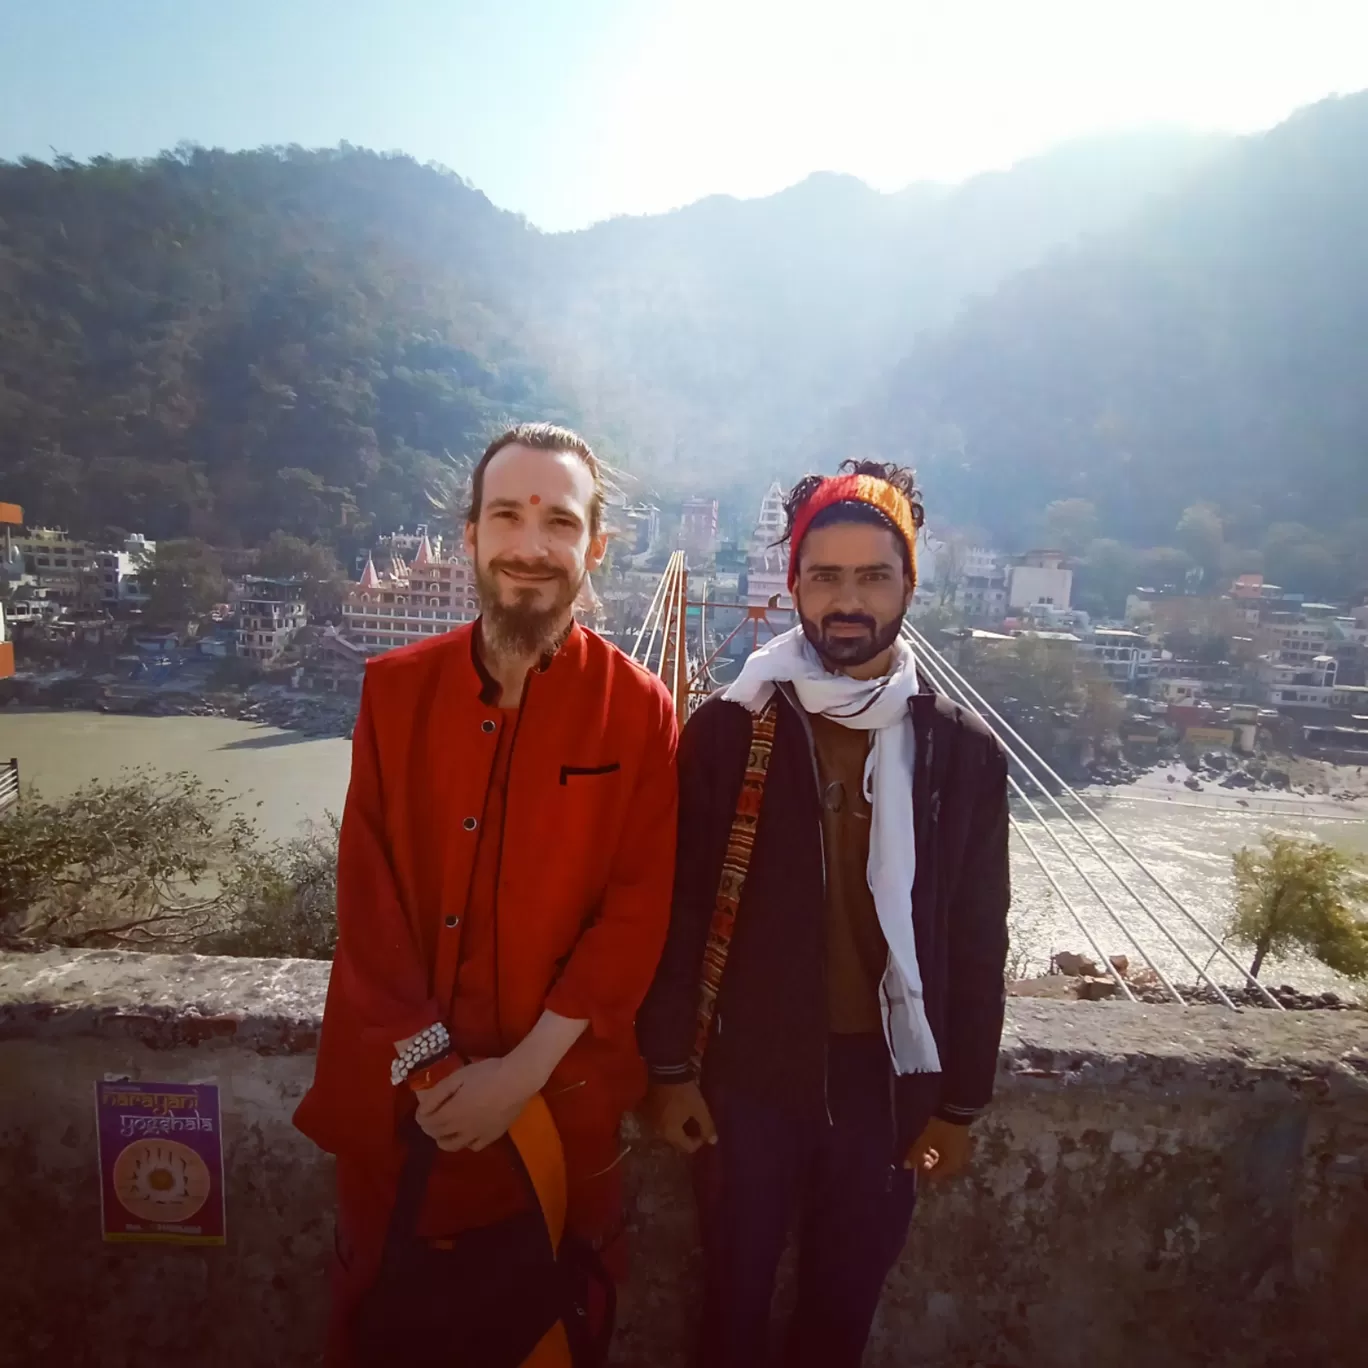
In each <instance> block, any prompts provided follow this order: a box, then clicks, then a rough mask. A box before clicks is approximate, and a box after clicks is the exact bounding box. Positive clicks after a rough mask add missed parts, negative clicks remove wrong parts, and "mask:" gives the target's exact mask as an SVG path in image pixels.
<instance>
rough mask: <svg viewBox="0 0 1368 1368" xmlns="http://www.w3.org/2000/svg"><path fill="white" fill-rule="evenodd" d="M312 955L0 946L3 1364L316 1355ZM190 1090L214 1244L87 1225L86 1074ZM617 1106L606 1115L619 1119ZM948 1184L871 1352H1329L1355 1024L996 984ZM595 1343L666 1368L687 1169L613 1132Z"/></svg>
mask: <svg viewBox="0 0 1368 1368" xmlns="http://www.w3.org/2000/svg"><path fill="white" fill-rule="evenodd" d="M327 973H328V966H327V965H326V964H316V963H309V962H304V961H276V960H232V959H209V958H203V957H197V956H144V955H133V954H125V953H119V952H108V951H90V952H80V953H56V952H50V953H44V954H38V955H8V956H6V955H0V1365H4V1368H9V1365H25V1368H27V1366H28V1365H39V1364H43V1365H46V1364H54V1365H61V1366H62V1368H85V1366H86V1365H90V1368H142V1365H150V1364H159V1365H160V1364H167V1363H183V1364H188V1365H196V1366H198V1365H204V1368H229V1365H232V1366H233V1368H239V1366H240V1365H253V1368H270V1366H272V1365H282V1368H284V1366H286V1365H288V1366H289V1368H295V1365H301V1366H302V1365H308V1364H314V1363H316V1362H317V1349H318V1345H319V1342H320V1336H321V1327H322V1323H323V1317H324V1312H325V1306H326V1277H325V1268H326V1260H327V1256H328V1253H329V1250H330V1246H331V1240H332V1222H331V1212H330V1202H331V1185H330V1171H329V1163H328V1161H327V1159H326V1158H325V1157H324V1156H321V1155H319V1154H318V1153H317V1152H316V1151H315V1150H313V1148H312V1147H311V1146H310V1145H309V1144H308V1142H306V1141H305V1140H304V1139H303V1138H302V1137H301V1136H299V1135H298V1134H297V1133H296V1132H294V1131H293V1130H292V1128H291V1126H290V1114H291V1111H292V1110H293V1107H294V1105H295V1103H296V1102H297V1101H298V1099H299V1097H300V1096H301V1095H302V1093H303V1091H304V1088H305V1087H306V1086H307V1083H308V1080H309V1078H310V1076H311V1073H312V1065H313V1060H312V1052H313V1049H314V1044H315V1040H316V1034H317V1027H318V1018H319V1014H320V1012H321V1009H322V1002H323V994H324V990H325V988H326V982H327ZM107 1074H113V1075H116V1076H124V1075H126V1076H128V1077H131V1078H134V1079H144V1080H156V1081H187V1082H189V1081H210V1080H211V1081H216V1082H217V1083H218V1084H219V1087H220V1090H221V1098H222V1106H223V1130H224V1143H225V1157H226V1167H227V1173H228V1231H229V1233H228V1245H227V1247H226V1248H221V1249H192V1248H180V1247H174V1246H148V1245H115V1244H104V1243H102V1242H101V1240H100V1236H99V1231H100V1216H99V1191H98V1183H97V1176H96V1162H95V1127H94V1104H93V1084H94V1082H95V1081H96V1080H98V1079H101V1078H103V1077H104V1076H105V1075H107ZM629 1125H630V1123H629ZM976 1133H977V1135H978V1142H977V1145H978V1147H977V1153H976V1157H975V1161H974V1166H973V1171H972V1173H971V1174H970V1175H969V1176H968V1177H967V1178H965V1179H964V1180H961V1181H959V1182H957V1183H954V1184H952V1185H947V1186H946V1187H945V1188H944V1189H943V1190H933V1189H928V1191H927V1193H926V1194H925V1195H924V1197H923V1200H922V1204H921V1209H920V1211H919V1212H918V1217H917V1220H916V1223H915V1226H914V1233H913V1236H912V1238H911V1240H910V1242H909V1246H908V1249H907V1250H906V1252H905V1254H904V1257H903V1259H902V1261H901V1263H900V1265H899V1267H898V1269H897V1270H896V1272H895V1274H894V1277H893V1279H892V1282H891V1285H890V1288H889V1290H888V1294H887V1296H886V1298H885V1304H884V1307H883V1309H882V1311H881V1312H880V1317H879V1321H878V1323H877V1325H876V1330H875V1336H874V1340H873V1343H872V1345H871V1348H870V1352H869V1354H868V1356H867V1363H868V1364H869V1365H871V1368H892V1366H893V1365H900V1366H901V1365H909V1368H919V1366H922V1365H925V1366H926V1368H930V1366H931V1365H935V1366H936V1368H946V1366H948V1365H955V1366H956V1368H968V1366H969V1365H981V1366H982V1368H988V1366H990V1365H991V1366H992V1368H1083V1366H1084V1365H1087V1366H1088V1368H1097V1365H1104V1366H1105V1368H1110V1365H1113V1364H1117V1365H1120V1364H1125V1365H1127V1368H1151V1365H1153V1366H1154V1368H1187V1365H1194V1366H1195V1365H1203V1366H1204V1368H1207V1366H1214V1368H1293V1366H1294V1365H1295V1368H1321V1366H1322V1365H1323V1366H1324V1368H1350V1365H1354V1364H1361V1363H1363V1362H1365V1361H1366V1359H1365V1352H1366V1351H1365V1348H1364V1346H1365V1345H1368V1296H1365V1294H1364V1293H1365V1288H1368V1016H1366V1015H1365V1014H1363V1013H1358V1012H1305V1013H1290V1012H1289V1013H1275V1012H1270V1011H1252V1012H1245V1013H1240V1014H1236V1013H1232V1012H1229V1011H1224V1010H1221V1009H1216V1008H1186V1009H1184V1008H1174V1007H1135V1006H1131V1005H1129V1004H1119V1003H1065V1002H1044V1001H1032V1000H1014V1001H1013V1002H1012V1003H1010V1005H1009V1016H1008V1026H1007V1031H1006V1034H1005V1037H1004V1040H1003V1049H1002V1056H1001V1061H1000V1066H999V1085H998V1097H997V1101H996V1102H995V1104H994V1107H993V1109H992V1111H991V1113H990V1114H989V1115H988V1116H987V1117H985V1118H984V1120H982V1121H981V1122H980V1123H979V1125H978V1126H977V1127H976ZM629 1192H630V1219H631V1224H632V1227H633V1231H634V1235H633V1239H634V1256H633V1260H632V1280H631V1283H630V1284H629V1286H628V1288H627V1289H626V1291H625V1294H624V1298H623V1307H622V1321H621V1330H620V1333H619V1337H618V1341H617V1355H616V1358H615V1362H616V1363H618V1364H620V1365H623V1366H624V1368H625V1366H627V1365H631V1366H632V1368H683V1365H684V1364H685V1363H686V1362H687V1358H688V1356H687V1353H686V1346H687V1344H688V1342H689V1327H690V1324H691V1319H692V1316H693V1312H694V1305H695V1302H694V1298H695V1291H696V1282H697V1256H696V1253H695V1242H694V1225H693V1216H692V1212H691V1209H690V1202H689V1195H688V1184H687V1175H686V1172H685V1169H684V1166H683V1162H682V1161H680V1160H679V1159H677V1158H676V1157H675V1156H673V1155H671V1154H669V1153H667V1152H665V1151H663V1150H662V1149H660V1148H659V1147H658V1146H654V1145H649V1144H645V1143H638V1144H637V1145H636V1147H635V1148H634V1151H633V1154H632V1157H631V1160H630V1169H629Z"/></svg>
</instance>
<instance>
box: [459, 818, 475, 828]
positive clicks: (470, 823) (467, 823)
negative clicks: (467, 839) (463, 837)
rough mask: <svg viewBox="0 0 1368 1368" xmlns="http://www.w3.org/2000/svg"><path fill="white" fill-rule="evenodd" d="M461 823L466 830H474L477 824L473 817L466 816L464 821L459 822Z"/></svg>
mask: <svg viewBox="0 0 1368 1368" xmlns="http://www.w3.org/2000/svg"><path fill="white" fill-rule="evenodd" d="M461 825H462V826H463V827H465V829H466V830H467V831H474V830H475V828H476V826H478V825H479V824H478V823H477V822H476V820H475V819H474V818H473V817H467V818H466V819H465V821H464V822H462V823H461Z"/></svg>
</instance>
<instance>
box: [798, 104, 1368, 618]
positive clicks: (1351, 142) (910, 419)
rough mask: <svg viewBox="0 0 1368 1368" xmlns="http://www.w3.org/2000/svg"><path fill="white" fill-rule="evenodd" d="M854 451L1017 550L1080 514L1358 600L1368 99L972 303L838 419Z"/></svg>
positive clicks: (836, 440)
mask: <svg viewBox="0 0 1368 1368" xmlns="http://www.w3.org/2000/svg"><path fill="white" fill-rule="evenodd" d="M852 445H855V446H860V445H868V446H871V447H874V448H877V449H880V450H886V451H896V452H898V453H900V454H903V455H905V456H908V457H910V458H912V459H914V460H916V461H917V463H918V466H919V469H920V473H921V475H922V479H923V482H924V484H925V485H926V487H927V489H928V491H929V495H930V503H931V505H932V508H933V509H935V508H937V507H939V509H940V510H941V511H942V513H943V515H946V516H949V517H950V518H952V519H957V520H960V521H964V522H970V523H973V524H976V525H979V526H982V527H984V528H986V529H987V530H988V531H989V532H990V533H991V534H992V535H993V536H995V537H997V538H1000V539H1002V540H1003V541H1004V542H1006V543H1007V544H1009V545H1010V544H1013V543H1015V544H1017V545H1020V544H1021V543H1022V542H1023V541H1025V540H1029V539H1033V538H1035V537H1038V536H1040V535H1042V529H1043V527H1045V526H1047V524H1045V523H1044V522H1043V514H1044V512H1045V510H1046V508H1047V506H1048V505H1050V504H1051V503H1052V502H1054V501H1058V500H1076V501H1081V505H1082V520H1083V521H1084V522H1085V523H1087V522H1089V521H1091V526H1092V528H1093V530H1094V535H1097V533H1098V532H1100V533H1103V534H1105V535H1106V536H1107V537H1108V538H1111V539H1120V540H1122V541H1127V542H1132V543H1135V544H1138V545H1153V544H1156V543H1158V544H1160V545H1163V544H1173V543H1175V542H1176V543H1177V544H1178V546H1179V549H1180V550H1183V549H1184V546H1185V543H1186V542H1194V536H1195V543H1194V544H1195V546H1196V547H1197V548H1198V550H1199V553H1198V554H1194V552H1193V550H1192V549H1189V550H1188V556H1189V561H1188V564H1189V567H1191V566H1193V565H1199V564H1201V563H1203V562H1205V568H1206V569H1208V570H1211V569H1216V568H1219V569H1220V570H1221V572H1222V573H1224V572H1226V571H1229V570H1232V569H1248V570H1260V569H1266V570H1267V571H1268V572H1269V573H1270V574H1271V575H1273V576H1275V577H1277V578H1279V579H1283V580H1287V581H1289V582H1291V583H1293V584H1294V585H1296V586H1298V587H1302V588H1304V589H1306V590H1307V591H1308V592H1311V593H1352V592H1355V591H1356V590H1357V589H1361V588H1364V587H1368V95H1358V96H1354V97H1349V98H1344V99H1338V100H1331V101H1327V102H1325V103H1322V104H1319V105H1316V106H1314V107H1312V108H1310V109H1307V110H1304V111H1302V112H1301V113H1300V114H1298V115H1297V116H1295V117H1294V118H1293V119H1291V120H1290V121H1289V122H1287V123H1285V124H1283V125H1282V126H1280V127H1278V128H1276V129H1274V130H1273V131H1271V132H1270V133H1268V134H1266V135H1264V136H1262V137H1258V138H1251V139H1247V140H1244V141H1242V142H1240V143H1239V144H1237V145H1235V146H1234V147H1233V148H1231V149H1230V150H1229V151H1227V152H1226V153H1224V154H1223V155H1222V156H1221V157H1220V158H1218V159H1217V160H1215V161H1213V162H1212V163H1211V164H1209V165H1208V166H1207V167H1206V168H1205V169H1204V171H1203V173H1202V174H1201V175H1200V176H1199V177H1197V178H1194V180H1193V181H1192V182H1190V183H1189V185H1188V186H1187V187H1186V188H1184V189H1183V190H1182V191H1180V192H1178V193H1175V194H1174V195H1173V196H1171V197H1170V198H1168V199H1167V200H1165V201H1164V202H1163V203H1161V204H1160V205H1159V206H1156V207H1154V208H1152V209H1150V210H1149V211H1147V212H1145V213H1142V214H1141V215H1139V216H1138V217H1137V219H1136V220H1135V221H1134V222H1133V223H1132V224H1131V225H1130V226H1129V227H1128V228H1126V229H1125V230H1123V231H1121V232H1117V233H1113V234H1110V235H1107V236H1105V237H1103V238H1099V239H1097V240H1094V241H1092V242H1090V243H1087V244H1085V245H1082V246H1079V247H1076V248H1074V249H1072V250H1069V251H1066V252H1062V253H1059V254H1056V255H1055V257H1054V258H1052V259H1051V260H1050V261H1048V262H1047V263H1045V264H1043V265H1040V266H1038V267H1036V268H1034V269H1031V270H1028V271H1025V272H1022V273H1020V274H1018V275H1016V276H1014V277H1013V278H1012V279H1010V280H1009V281H1007V282H1006V283H1005V284H1004V285H1002V286H1001V288H999V289H998V290H997V291H996V292H995V293H993V294H992V295H991V296H990V297H988V298H986V299H983V300H980V301H977V302H974V303H973V304H971V305H970V306H968V307H967V308H966V309H965V310H964V311H963V312H962V313H961V314H960V316H959V317H958V319H957V320H956V321H955V322H954V323H953V324H952V325H951V326H950V327H949V328H947V329H945V330H942V331H941V332H939V333H935V334H930V335H927V336H925V337H924V338H922V339H921V340H920V341H919V342H918V343H917V345H915V346H914V347H913V348H912V350H911V351H910V353H909V354H908V355H907V356H906V357H905V358H904V359H903V360H902V361H901V362H900V364H899V365H898V366H897V367H896V368H895V369H894V370H893V372H892V373H891V374H890V375H889V376H888V377H887V378H886V379H885V381H884V382H883V383H882V384H881V385H880V386H879V387H877V388H876V389H875V390H874V391H873V392H872V393H871V394H870V395H869V397H868V402H865V403H861V404H857V405H852V407H851V408H850V409H849V410H848V411H847V412H846V413H845V414H844V415H843V416H842V418H841V419H840V420H839V421H837V422H835V423H833V424H832V425H831V426H830V427H829V428H828V430H827V434H826V439H825V442H824V444H823V446H824V454H825V455H826V457H827V458H828V459H830V458H831V457H834V456H835V455H837V454H838V453H841V454H843V453H844V452H845V450H846V449H847V448H848V447H849V446H852ZM1194 505H1197V506H1200V511H1199V512H1197V513H1194V514H1192V515H1191V516H1190V517H1189V518H1188V519H1187V525H1186V527H1185V528H1183V529H1182V530H1180V523H1181V522H1182V520H1183V517H1184V513H1185V511H1186V510H1190V509H1192V508H1193V506H1194ZM1089 509H1091V510H1092V512H1091V514H1090V513H1089V511H1088V510H1089ZM1073 512H1074V514H1075V520H1077V515H1078V514H1079V512H1080V505H1079V504H1074V505H1073ZM1066 516H1067V515H1066ZM1055 520H1056V521H1058V510H1056V519H1055ZM1199 523H1200V524H1202V529H1201V530H1200V532H1199V533H1198V534H1194V527H1196V526H1197V524H1199ZM1213 543H1214V547H1213ZM1112 544H1113V546H1114V545H1115V542H1114V541H1113V543H1112ZM1108 550H1110V549H1109V548H1108ZM1218 553H1219V554H1218ZM1171 568H1172V566H1171ZM1177 568H1179V569H1181V568H1182V567H1181V562H1178V563H1177Z"/></svg>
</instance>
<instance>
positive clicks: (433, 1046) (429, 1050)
mask: <svg viewBox="0 0 1368 1368" xmlns="http://www.w3.org/2000/svg"><path fill="white" fill-rule="evenodd" d="M450 1048H451V1036H450V1034H449V1033H448V1031H447V1028H446V1027H445V1026H443V1025H442V1023H441V1022H440V1021H438V1022H434V1023H433V1025H431V1026H426V1027H424V1028H423V1029H422V1030H421V1031H419V1032H418V1034H417V1035H416V1036H414V1037H413V1039H412V1040H410V1041H409V1042H408V1043H407V1044H405V1046H404V1047H403V1049H401V1050H400V1051H399V1053H398V1054H397V1055H396V1056H395V1058H394V1060H393V1061H392V1062H391V1064H390V1082H391V1083H392V1084H394V1086H395V1087H396V1088H397V1087H398V1086H399V1085H400V1084H401V1083H403V1082H404V1080H405V1079H407V1078H408V1076H409V1074H411V1073H412V1072H413V1071H414V1070H415V1069H421V1068H422V1067H423V1066H424V1065H425V1064H431V1063H432V1062H433V1061H434V1060H436V1059H440V1058H441V1057H442V1055H444V1054H445V1053H446V1052H447V1051H448V1050H449V1049H450Z"/></svg>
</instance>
